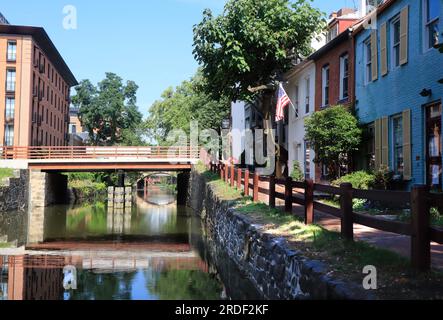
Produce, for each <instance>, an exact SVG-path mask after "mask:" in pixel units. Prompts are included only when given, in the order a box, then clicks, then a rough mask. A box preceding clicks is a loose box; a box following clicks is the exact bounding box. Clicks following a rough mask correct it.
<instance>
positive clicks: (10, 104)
mask: <svg viewBox="0 0 443 320" xmlns="http://www.w3.org/2000/svg"><path fill="white" fill-rule="evenodd" d="M14 114H15V98H14V97H6V108H5V117H6V119H14Z"/></svg>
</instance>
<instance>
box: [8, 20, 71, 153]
mask: <svg viewBox="0 0 443 320" xmlns="http://www.w3.org/2000/svg"><path fill="white" fill-rule="evenodd" d="M0 52H1V53H2V54H1V55H0V82H2V83H4V84H5V85H4V86H0V145H4V146H65V145H67V144H68V139H69V136H68V127H69V120H70V119H69V105H70V88H71V87H72V86H75V85H77V80H76V79H75V77H74V75H73V74H72V72H71V70H70V69H69V67H68V66H67V65H66V63H65V61H64V60H63V58H62V57H61V55H60V53H59V52H58V51H57V49H56V47H55V46H54V44H53V43H52V41H51V39H50V38H49V36H48V35H47V33H46V32H45V30H44V29H43V28H37V27H27V26H14V25H7V24H0Z"/></svg>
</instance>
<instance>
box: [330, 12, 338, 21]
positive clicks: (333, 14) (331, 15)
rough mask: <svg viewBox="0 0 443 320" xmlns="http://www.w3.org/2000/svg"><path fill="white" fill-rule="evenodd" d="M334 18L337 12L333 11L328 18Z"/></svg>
mask: <svg viewBox="0 0 443 320" xmlns="http://www.w3.org/2000/svg"><path fill="white" fill-rule="evenodd" d="M335 18H337V12H335V11H334V12H332V13H331V14H330V15H329V19H335Z"/></svg>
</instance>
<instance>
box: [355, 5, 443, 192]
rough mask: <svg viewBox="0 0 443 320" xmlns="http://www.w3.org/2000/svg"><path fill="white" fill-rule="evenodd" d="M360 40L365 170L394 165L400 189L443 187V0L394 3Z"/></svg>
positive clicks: (359, 108)
mask: <svg viewBox="0 0 443 320" xmlns="http://www.w3.org/2000/svg"><path fill="white" fill-rule="evenodd" d="M371 20H372V26H371V28H364V27H363V26H361V27H359V28H357V29H356V30H355V31H354V32H353V37H354V39H355V65H356V70H355V93H356V113H357V115H358V117H359V119H360V121H361V122H362V124H364V125H365V135H364V136H365V139H364V140H365V141H364V145H363V147H362V148H361V150H362V151H361V154H360V157H359V161H358V166H359V168H361V169H380V168H382V167H387V168H389V169H390V170H391V171H393V172H394V178H395V181H396V182H397V185H398V188H401V189H408V188H410V187H411V186H412V185H414V184H427V185H429V186H430V187H432V188H434V189H439V190H441V188H442V136H441V133H442V130H441V127H442V102H441V101H442V96H443V85H442V83H443V79H442V77H443V54H441V53H440V52H439V51H438V50H437V49H436V48H437V47H438V46H439V43H442V42H443V38H442V31H443V6H442V2H441V0H388V1H385V2H384V3H383V4H382V5H381V6H380V7H379V8H378V10H377V12H376V18H375V16H374V17H373V19H371Z"/></svg>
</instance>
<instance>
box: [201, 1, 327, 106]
mask: <svg viewBox="0 0 443 320" xmlns="http://www.w3.org/2000/svg"><path fill="white" fill-rule="evenodd" d="M310 2H311V1H310V0H297V1H291V0H229V1H228V2H227V4H226V5H225V9H224V12H223V14H221V15H220V16H217V17H214V16H213V14H212V12H211V11H210V10H205V11H204V13H203V20H202V21H201V22H200V23H199V24H197V25H196V26H194V55H195V58H196V59H197V61H198V62H199V63H200V64H201V65H202V68H203V74H204V76H205V77H206V78H207V79H208V81H207V90H208V92H210V93H211V94H214V95H215V97H220V96H227V97H229V98H230V99H232V100H237V99H244V100H246V99H251V96H252V95H254V93H256V92H258V91H260V90H262V89H266V88H268V89H272V88H273V85H274V84H275V81H278V80H281V76H282V74H283V73H284V72H286V71H287V70H288V69H290V68H291V66H292V62H293V61H294V60H295V59H297V58H300V57H303V56H307V55H308V54H310V52H311V50H312V49H311V46H310V44H311V41H312V39H313V38H314V37H315V35H317V34H319V32H320V31H321V30H322V28H323V26H324V19H323V14H322V13H321V12H320V11H319V10H317V9H315V8H313V7H312V6H311V3H310Z"/></svg>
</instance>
